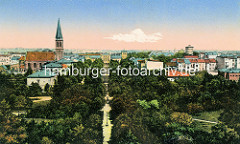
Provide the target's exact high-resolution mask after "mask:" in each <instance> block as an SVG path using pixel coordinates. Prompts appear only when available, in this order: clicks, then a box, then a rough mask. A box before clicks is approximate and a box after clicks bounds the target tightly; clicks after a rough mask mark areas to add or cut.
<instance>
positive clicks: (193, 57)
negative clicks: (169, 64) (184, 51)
mask: <svg viewBox="0 0 240 144" xmlns="http://www.w3.org/2000/svg"><path fill="white" fill-rule="evenodd" d="M184 58H198V56H184Z"/></svg>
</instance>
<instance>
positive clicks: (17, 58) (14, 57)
mask: <svg viewBox="0 0 240 144" xmlns="http://www.w3.org/2000/svg"><path fill="white" fill-rule="evenodd" d="M19 59H20V57H19V56H13V57H12V58H11V60H19Z"/></svg>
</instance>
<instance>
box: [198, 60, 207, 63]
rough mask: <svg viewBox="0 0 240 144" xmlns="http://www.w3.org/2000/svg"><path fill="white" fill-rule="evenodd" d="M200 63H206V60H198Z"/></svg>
mask: <svg viewBox="0 0 240 144" xmlns="http://www.w3.org/2000/svg"><path fill="white" fill-rule="evenodd" d="M197 61H198V62H199V63H205V60H204V59H198V60H197Z"/></svg>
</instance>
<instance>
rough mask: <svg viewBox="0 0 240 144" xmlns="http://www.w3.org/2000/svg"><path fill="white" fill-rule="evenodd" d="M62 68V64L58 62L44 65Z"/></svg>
mask: <svg viewBox="0 0 240 144" xmlns="http://www.w3.org/2000/svg"><path fill="white" fill-rule="evenodd" d="M45 66H46V68H62V65H61V64H57V63H49V64H46V65H44V66H42V67H43V68H45Z"/></svg>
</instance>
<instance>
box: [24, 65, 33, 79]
mask: <svg viewBox="0 0 240 144" xmlns="http://www.w3.org/2000/svg"><path fill="white" fill-rule="evenodd" d="M32 73H33V70H32V68H31V67H29V68H28V70H27V72H26V73H25V74H24V76H25V77H27V76H29V75H31V74H32Z"/></svg>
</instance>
